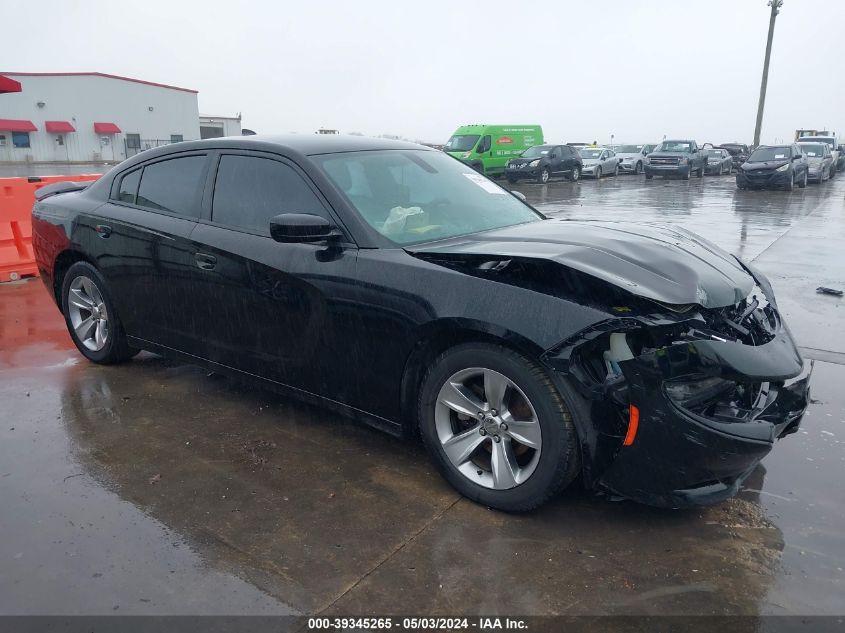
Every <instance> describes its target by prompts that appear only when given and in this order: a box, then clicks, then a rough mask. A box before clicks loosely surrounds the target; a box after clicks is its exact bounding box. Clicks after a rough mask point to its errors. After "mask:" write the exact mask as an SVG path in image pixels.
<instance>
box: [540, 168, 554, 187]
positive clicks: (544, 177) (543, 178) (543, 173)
mask: <svg viewBox="0 0 845 633" xmlns="http://www.w3.org/2000/svg"><path fill="white" fill-rule="evenodd" d="M549 178H551V172H549V168H548V167H543V169H542V170H540V173H539V175H538V176H537V182H539V183H540V184H541V185H545V184H546V183H547V182H549Z"/></svg>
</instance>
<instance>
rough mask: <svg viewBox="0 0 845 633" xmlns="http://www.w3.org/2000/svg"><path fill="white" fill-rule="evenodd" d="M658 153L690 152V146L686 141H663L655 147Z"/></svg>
mask: <svg viewBox="0 0 845 633" xmlns="http://www.w3.org/2000/svg"><path fill="white" fill-rule="evenodd" d="M657 151H658V152H686V153H688V154H689V153H691V152H692V144H691V143H689V142H687V141H663V142H662V143H661V144H660V145H658V146H657Z"/></svg>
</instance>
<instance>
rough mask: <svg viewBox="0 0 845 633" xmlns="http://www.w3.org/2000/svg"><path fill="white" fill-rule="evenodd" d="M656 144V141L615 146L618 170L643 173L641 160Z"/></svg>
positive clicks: (642, 160)
mask: <svg viewBox="0 0 845 633" xmlns="http://www.w3.org/2000/svg"><path fill="white" fill-rule="evenodd" d="M656 146H657V144H656V143H648V144H644V145H620V146H619V147H617V148H616V156H618V157H619V160H620V162H619V171H620V172H623V173H629V174H641V173H643V162H644V159H645V157H646V156H648V154H649V152H651V151H652V150H653V149H654V148H655V147H656Z"/></svg>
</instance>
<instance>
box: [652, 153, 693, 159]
mask: <svg viewBox="0 0 845 633" xmlns="http://www.w3.org/2000/svg"><path fill="white" fill-rule="evenodd" d="M663 156H665V157H667V158H669V157H672V158H689V157H690V156H692V154H690V153H689V152H652V153H651V154H649V155H648V157H649V158H656V157H663Z"/></svg>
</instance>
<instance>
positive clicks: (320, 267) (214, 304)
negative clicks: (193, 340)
mask: <svg viewBox="0 0 845 633" xmlns="http://www.w3.org/2000/svg"><path fill="white" fill-rule="evenodd" d="M213 170H214V174H215V176H214V181H213V184H210V185H209V191H208V195H207V200H208V204H207V206H206V208H205V209H204V214H203V218H202V219H201V220H200V222H199V223H198V225H197V227H196V229H195V230H194V232H193V234H192V235H191V241H192V246H193V248H194V249H195V253H194V257H195V258H196V265H195V267H194V276H195V280H196V287H197V288H198V294H199V296H200V301H201V303H202V304H203V308H204V310H205V314H206V319H205V322H204V324H203V331H204V333H205V348H204V349H203V351H202V356H203V357H205V358H207V359H209V360H212V361H214V362H217V363H221V364H223V365H226V366H229V367H234V368H237V369H239V370H241V371H245V372H248V373H251V374H256V375H259V376H263V377H266V378H269V379H271V380H274V381H277V382H281V383H284V384H287V385H291V386H294V387H298V388H301V389H306V390H308V391H311V392H316V393H332V394H335V396H336V397H339V398H340V399H343V397H344V394H345V390H346V389H348V388H351V387H349V384H350V383H352V382H354V381H349V380H345V381H344V380H343V379H342V376H339V374H342V373H343V372H338V371H337V368H338V367H339V365H338V362H341V363H342V362H343V361H342V360H341V359H338V358H337V357H336V354H337V353H339V352H338V350H339V347H338V345H341V343H342V342H337V341H336V340H335V338H333V337H335V336H336V334H337V333H338V332H341V331H343V328H344V325H343V323H341V321H342V320H343V319H344V317H343V316H342V309H341V308H340V307H339V305H338V302H337V300H336V299H335V297H337V296H340V295H341V294H342V293H338V292H336V291H335V290H336V288H337V287H338V285H341V284H350V283H352V282H351V280H352V279H353V278H354V265H355V259H356V254H357V249H356V248H355V246H354V244H352V243H351V242H349V241H348V240H342V241H341V242H340V243H339V245H332V246H328V245H326V244H309V243H280V242H276V241H275V240H273V238H272V237H271V236H270V232H269V221H270V218H271V217H273V216H276V215H279V214H283V213H310V214H315V215H320V216H323V217H325V218H328V219H329V220H330V221H331V222H332V223H334V224H336V225H337V224H339V223H338V220H337V218H336V217H335V216H334V214H333V213H332V212H331V210H330V209H329V205H328V203H327V202H326V200H325V199H324V198H323V196H322V195H321V194H320V192H319V191H318V190H317V188H316V187H315V186H314V184H313V182H311V180H310V179H309V178H308V177H307V176H306V175H305V173H304V172H303V171H302V170H301V169H300V168H299V167H298V166H297V165H295V164H294V163H293V162H291V161H290V160H288V159H286V158H284V157H281V156H278V155H275V154H265V153H261V152H247V151H221V153H220V154H219V155H218V156H217V157H216V159H215V160H214V167H213ZM341 367H342V365H341ZM332 368H334V369H332ZM329 383H333V384H329ZM344 384H346V385H347V386H344Z"/></svg>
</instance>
